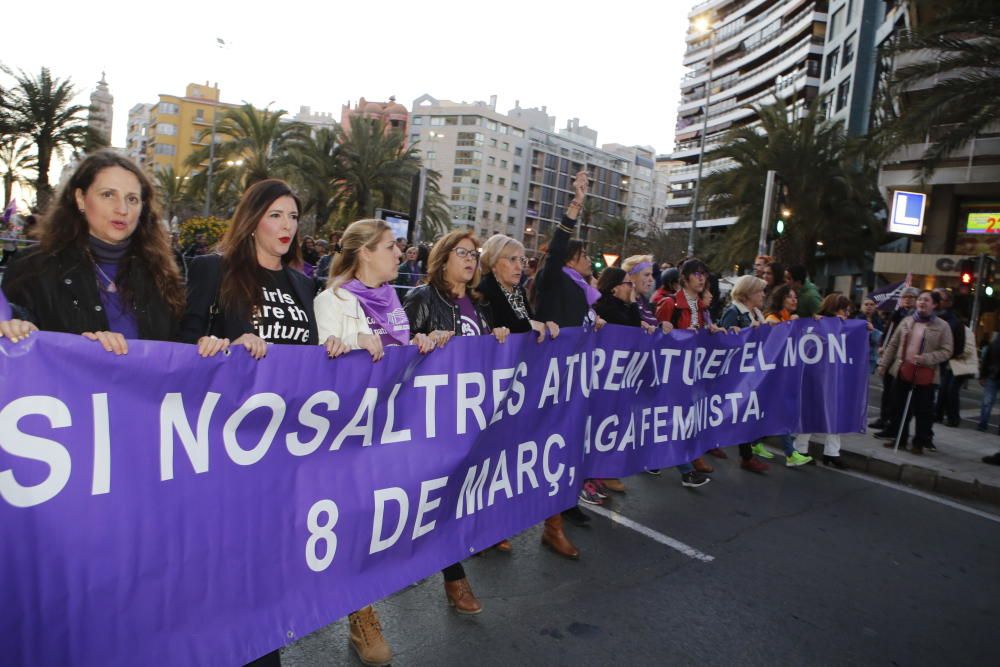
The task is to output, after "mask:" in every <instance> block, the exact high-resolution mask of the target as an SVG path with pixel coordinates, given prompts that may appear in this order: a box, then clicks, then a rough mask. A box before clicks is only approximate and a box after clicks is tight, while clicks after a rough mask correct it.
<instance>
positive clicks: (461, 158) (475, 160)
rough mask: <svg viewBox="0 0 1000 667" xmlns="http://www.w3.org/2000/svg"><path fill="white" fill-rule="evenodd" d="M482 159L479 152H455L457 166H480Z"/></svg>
mask: <svg viewBox="0 0 1000 667" xmlns="http://www.w3.org/2000/svg"><path fill="white" fill-rule="evenodd" d="M482 159H483V154H482V153H480V152H479V151H455V164H479V162H480V161H482Z"/></svg>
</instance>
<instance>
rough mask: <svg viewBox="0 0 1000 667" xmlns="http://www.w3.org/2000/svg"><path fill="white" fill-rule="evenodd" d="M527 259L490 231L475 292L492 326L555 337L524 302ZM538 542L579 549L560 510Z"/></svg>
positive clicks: (551, 326) (569, 551)
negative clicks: (523, 279)
mask: <svg viewBox="0 0 1000 667" xmlns="http://www.w3.org/2000/svg"><path fill="white" fill-rule="evenodd" d="M527 263H528V261H527V259H526V258H525V256H524V246H523V245H522V244H521V242H520V241H517V240H516V239H512V238H510V237H509V236H504V235H503V234H494V235H493V236H491V237H490V238H488V239H487V240H486V243H484V244H483V255H482V258H481V260H480V263H479V264H480V268H481V269H482V272H483V279H482V280H481V281H480V283H479V287H478V292H479V293H480V294H482V295H483V298H485V299H486V301H487V303H488V304H489V306H490V312H491V313H492V315H493V324H494V325H495V326H502V327H507V328H508V329H510V332H511V333H515V334H516V333H528V332H529V331H534V332H535V334H536V335H537V336H538V342H539V343H541V342H542V341H544V340H545V338H546V336H548V337H550V338H552V339H555V338H556V337H557V336H558V335H559V325H558V324H556V323H555V322H544V323H543V322H540V321H539V320H537V319H535V314H534V312H533V310H532V308H531V304H530V303H529V302H528V295H527V292H525V290H524V288H523V287H522V286H521V276H522V273H523V271H524V267H525V266H526V265H527ZM542 544H543V545H545V546H546V547H548V548H549V549H552V551H554V552H555V553H557V554H559V555H560V556H563V557H565V558H570V559H577V558H579V557H580V551H579V550H578V549H577V548H576V546H574V545H573V543H572V542H571V541H570V539H569V538H568V537H567V536H566V533H565V532H564V530H563V517H562V514H556V515H554V516H550V517H549V518H548V519H546V520H545V528H544V530H543V531H542ZM495 547H496V549H497V550H499V551H503V552H510V551H511V549H512V547H511V544H510V541H509V540H506V539H505V540H501V541H500V542H499V543H498V544H496V545H495Z"/></svg>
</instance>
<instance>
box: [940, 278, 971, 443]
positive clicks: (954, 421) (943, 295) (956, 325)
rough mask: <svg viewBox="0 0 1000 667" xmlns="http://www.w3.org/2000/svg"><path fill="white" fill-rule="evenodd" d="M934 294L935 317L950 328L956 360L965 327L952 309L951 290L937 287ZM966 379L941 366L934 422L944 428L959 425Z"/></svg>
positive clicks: (962, 349)
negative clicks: (960, 399)
mask: <svg viewBox="0 0 1000 667" xmlns="http://www.w3.org/2000/svg"><path fill="white" fill-rule="evenodd" d="M934 292H935V293H936V294H937V295H938V296H939V300H940V304H941V305H940V307H939V308H938V309H937V311H936V312H937V316H938V317H939V318H941V319H942V320H943V321H944V322H946V323H947V324H948V326H949V327H950V328H951V337H952V340H953V341H954V345H955V349H954V351H953V352H952V359H957V358H959V357H962V355H963V354H965V325H964V324H962V320H960V319H959V318H958V315H956V314H955V311H954V309H953V307H952V306H953V302H952V297H951V290H947V289H944V288H942V287H939V288H937V289H935V290H934ZM968 379H969V378H968V377H965V378H963V379H959V378H958V377H956V375H955V374H954V373H953V372H952V370H951V365H950V363H949V362H948V361H945V362H944V363H942V364H941V386H940V387H939V388H938V395H937V406H936V408H935V411H934V421H936V422H943V423H944V425H945V426H951V427H957V426H958V425H959V424H960V423H961V421H962V417H961V415H960V414H959V412H958V409H959V395H960V393H961V391H962V387H963V386H964V385H965V383H966V381H968Z"/></svg>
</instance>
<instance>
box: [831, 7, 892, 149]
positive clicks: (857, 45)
mask: <svg viewBox="0 0 1000 667" xmlns="http://www.w3.org/2000/svg"><path fill="white" fill-rule="evenodd" d="M889 4H890V3H887V2H885V0H830V6H829V17H828V20H827V24H826V44H825V46H824V47H823V83H822V85H821V86H820V95H822V96H823V108H824V111H825V115H826V117H827V118H828V119H830V120H838V121H841V122H842V123H843V124H844V130H845V131H846V132H847V135H848V136H851V137H857V136H864V135H866V134H867V133H868V130H869V127H870V125H871V120H872V119H871V115H872V102H873V100H874V96H875V92H876V73H877V71H878V69H879V46H880V44H879V42H878V41H877V40H876V35H875V32H876V29H877V28H878V26H879V25H881V24H882V23H883V22H884V21H885V17H886V11H887V8H889Z"/></svg>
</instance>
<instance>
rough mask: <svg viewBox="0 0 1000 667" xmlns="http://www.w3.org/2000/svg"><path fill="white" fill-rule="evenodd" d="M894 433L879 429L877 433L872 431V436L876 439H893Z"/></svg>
mask: <svg viewBox="0 0 1000 667" xmlns="http://www.w3.org/2000/svg"><path fill="white" fill-rule="evenodd" d="M896 435H897V434H896V433H890V432H889V431H879V432H878V433H872V437H873V438H877V439H878V440H895V439H896Z"/></svg>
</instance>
